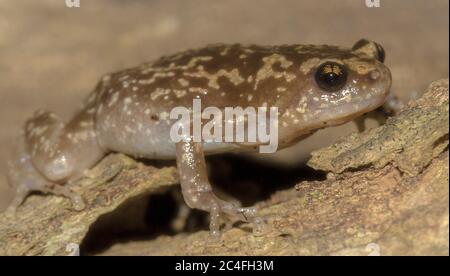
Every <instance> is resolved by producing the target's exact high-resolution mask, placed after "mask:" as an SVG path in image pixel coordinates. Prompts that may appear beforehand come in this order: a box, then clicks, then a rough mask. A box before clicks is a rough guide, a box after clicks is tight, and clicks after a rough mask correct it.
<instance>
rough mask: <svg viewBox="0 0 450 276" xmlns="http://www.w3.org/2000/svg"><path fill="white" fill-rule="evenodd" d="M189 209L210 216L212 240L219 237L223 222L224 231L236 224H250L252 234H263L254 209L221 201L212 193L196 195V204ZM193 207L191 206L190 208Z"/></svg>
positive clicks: (261, 225) (260, 222)
mask: <svg viewBox="0 0 450 276" xmlns="http://www.w3.org/2000/svg"><path fill="white" fill-rule="evenodd" d="M189 202H190V203H191V207H193V208H197V209H201V210H205V211H207V212H209V214H210V224H209V228H210V233H211V236H212V237H213V238H218V237H220V234H221V231H220V230H221V225H222V222H225V228H224V229H225V230H227V229H230V228H231V227H232V225H233V224H234V223H236V222H240V221H241V222H248V223H251V224H252V227H253V234H255V235H258V234H261V233H262V232H263V229H264V226H265V223H264V220H263V219H262V218H261V217H259V216H258V211H257V208H256V207H240V206H238V205H237V204H233V203H230V202H227V201H224V200H222V199H219V198H218V197H217V196H215V195H214V194H213V193H212V192H205V193H199V194H197V198H196V203H195V204H192V200H189ZM192 205H193V206H192Z"/></svg>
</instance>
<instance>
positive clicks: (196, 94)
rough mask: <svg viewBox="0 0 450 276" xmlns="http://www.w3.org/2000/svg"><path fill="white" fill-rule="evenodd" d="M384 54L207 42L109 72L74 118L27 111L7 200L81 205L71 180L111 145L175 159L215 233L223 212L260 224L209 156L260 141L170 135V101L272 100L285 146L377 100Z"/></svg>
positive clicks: (381, 99)
mask: <svg viewBox="0 0 450 276" xmlns="http://www.w3.org/2000/svg"><path fill="white" fill-rule="evenodd" d="M384 60H385V51H384V49H383V48H382V46H381V45H380V44H378V43H376V42H374V41H371V40H368V39H361V40H359V41H357V42H356V43H355V44H354V45H353V46H352V47H341V46H331V45H312V44H283V45H275V46H261V45H255V44H250V45H242V44H211V45H208V46H206V47H202V48H196V49H191V50H186V51H182V52H178V53H175V54H173V55H167V56H162V57H160V58H159V59H156V60H154V61H152V62H145V63H142V64H140V65H138V66H135V67H132V68H128V69H125V70H121V71H117V72H114V73H109V74H106V75H104V76H103V77H102V78H101V80H100V81H99V82H98V84H97V85H96V86H95V88H94V89H93V91H92V92H91V93H90V94H89V95H88V96H87V97H86V98H85V100H84V101H83V102H82V105H81V107H80V108H78V109H77V111H76V112H75V113H74V115H73V116H72V117H71V119H70V120H68V121H66V122H65V121H63V120H62V119H61V118H60V117H58V116H57V115H56V114H55V113H53V112H50V111H46V110H38V111H37V112H35V113H34V114H33V115H32V116H31V117H30V118H29V119H28V120H26V122H25V125H24V126H23V129H22V131H21V134H20V137H19V139H18V143H17V144H18V145H17V152H16V156H15V157H14V159H13V160H12V161H11V162H10V163H9V171H8V178H9V182H10V183H11V185H13V186H14V187H16V196H15V198H14V200H13V201H12V203H11V205H10V209H9V210H12V211H13V212H15V210H17V208H18V207H19V206H20V205H21V204H22V203H23V202H24V200H25V198H26V197H27V195H28V194H29V193H30V192H33V191H40V192H43V193H47V194H53V195H56V196H63V197H66V198H68V199H70V200H71V202H72V203H73V206H78V207H79V208H76V209H78V210H81V209H83V207H84V202H83V199H82V198H81V196H80V195H79V194H77V193H76V192H74V191H73V189H71V188H70V186H71V185H69V183H73V181H75V180H76V179H80V178H82V177H85V176H86V172H87V171H88V170H89V169H91V168H93V167H94V166H95V165H96V164H97V163H98V162H99V161H100V160H101V159H102V158H104V156H105V155H107V154H109V153H112V152H116V153H123V154H126V155H128V156H131V157H134V158H144V159H157V160H176V164H177V170H178V174H179V182H180V185H181V191H182V194H183V198H184V200H185V202H186V204H187V205H188V206H189V207H190V208H195V209H200V210H203V211H206V212H208V213H209V216H210V223H209V228H210V233H211V235H212V236H214V237H217V236H220V234H221V229H222V228H221V227H222V226H223V221H240V222H244V223H249V224H250V225H252V227H253V230H254V231H255V232H258V231H260V230H261V229H262V227H263V225H264V219H263V218H262V217H261V216H259V215H258V209H257V208H256V207H254V206H249V207H242V206H240V205H239V204H236V203H231V202H228V201H225V200H223V199H221V198H219V197H218V196H217V195H216V194H215V193H214V191H213V189H212V185H211V184H210V182H209V180H208V175H207V167H206V159H205V156H207V155H211V154H216V153H223V152H252V151H255V150H256V149H257V147H256V146H257V145H258V144H261V142H260V141H256V142H253V143H237V142H236V143H233V142H227V143H220V142H210V141H209V142H205V141H201V140H200V141H198V140H195V139H192V137H185V139H181V140H179V141H173V139H171V137H170V131H171V127H172V126H173V124H174V119H173V118H172V117H171V116H170V114H171V113H170V112H171V110H172V109H173V108H175V107H180V106H182V107H183V106H184V107H189V106H192V103H193V101H194V100H195V99H201V100H202V105H203V106H215V107H218V108H219V109H223V108H226V107H236V106H240V107H242V108H247V107H253V108H258V107H276V110H277V135H278V136H277V139H278V141H277V143H278V145H279V147H280V148H285V147H288V146H290V145H293V144H295V143H299V142H301V140H302V139H304V138H305V137H307V136H309V135H311V134H312V133H314V132H315V131H317V130H319V129H322V128H325V127H330V126H336V125H340V124H343V123H346V122H348V121H352V120H354V119H355V118H358V117H359V116H360V115H362V114H365V113H367V112H369V111H371V110H375V109H376V108H378V107H380V106H382V105H383V104H384V103H385V102H386V99H387V97H388V95H389V90H390V87H391V82H392V77H391V73H390V70H389V68H388V67H387V66H386V65H385V64H384ZM189 110H190V111H191V113H192V108H191V109H189ZM233 120H237V119H236V118H234V119H233ZM233 120H232V121H233ZM232 123H233V122H232ZM234 123H235V122H234Z"/></svg>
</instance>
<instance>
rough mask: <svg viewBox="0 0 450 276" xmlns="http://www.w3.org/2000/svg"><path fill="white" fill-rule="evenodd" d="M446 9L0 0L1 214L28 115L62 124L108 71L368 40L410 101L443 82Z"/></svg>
mask: <svg viewBox="0 0 450 276" xmlns="http://www.w3.org/2000/svg"><path fill="white" fill-rule="evenodd" d="M448 5H449V1H447V0H395V1H392V0H390V1H387V0H381V7H380V8H370V9H369V8H367V7H366V6H365V1H364V0H341V1H335V0H321V1H317V0H316V1H314V0H282V1H276V0H246V1H242V0H241V1H238V0H221V1H211V0H204V1H194V0H193V1H186V0H177V1H174V0H172V1H163V0H127V1H125V0H96V1H87V0H81V8H73V9H69V8H66V7H65V3H64V0H39V1H36V0H22V1H15V0H0V156H1V157H2V158H1V160H0V168H1V169H0V176H1V177H2V178H1V180H0V210H2V209H3V208H5V206H6V205H7V204H8V202H9V200H10V198H11V196H12V195H13V190H12V189H10V188H8V186H7V185H6V181H5V178H4V175H5V172H6V170H5V168H4V163H5V162H6V161H7V158H8V157H7V154H8V152H9V150H10V149H11V147H12V146H13V144H14V137H15V136H16V134H17V132H18V130H19V128H20V127H21V125H22V124H23V122H24V120H25V119H26V118H27V116H29V115H30V114H31V113H32V112H33V111H34V110H36V109H38V108H46V109H49V110H52V111H55V112H56V113H58V114H60V115H61V116H62V117H63V118H66V119H67V118H68V117H69V116H70V114H71V113H72V112H73V111H74V110H75V109H76V108H77V106H78V104H79V103H80V101H81V99H82V98H83V97H85V96H86V95H87V94H88V93H89V91H90V90H91V89H92V88H93V87H94V86H95V84H96V82H97V80H98V79H99V77H100V76H101V75H102V74H104V73H106V72H110V71H115V70H120V69H123V68H124V67H128V66H134V65H137V64H139V63H141V62H144V61H148V60H152V59H155V58H157V57H159V56H161V55H164V54H170V53H173V52H175V51H178V50H183V49H187V48H191V47H197V46H202V45H205V44H209V43H214V42H225V43H228V42H229V43H231V42H240V43H257V44H284V43H311V44H337V45H347V46H349V47H350V46H351V45H352V44H353V43H354V42H355V41H356V40H358V39H359V38H362V37H365V38H369V39H372V40H375V41H377V42H379V43H380V44H382V45H383V46H384V48H385V50H386V52H387V61H386V63H387V64H388V65H389V67H390V68H391V70H392V73H393V92H394V93H396V94H398V95H400V97H401V98H402V99H405V100H407V99H410V98H413V97H417V96H418V93H419V91H422V90H423V88H425V87H426V86H427V84H428V83H430V82H431V81H433V80H435V79H439V78H444V77H448V50H449V46H448V39H449V37H448V36H449V29H448V24H449V14H448V9H449V7H448ZM335 132H336V130H335ZM338 135H341V132H340V131H337V132H336V135H335V136H338ZM325 136H326V137H327V139H329V137H330V135H329V134H327V135H325ZM322 137H324V135H322V136H320V135H319V136H318V138H316V140H321V139H323V138H322ZM333 137H334V136H333Z"/></svg>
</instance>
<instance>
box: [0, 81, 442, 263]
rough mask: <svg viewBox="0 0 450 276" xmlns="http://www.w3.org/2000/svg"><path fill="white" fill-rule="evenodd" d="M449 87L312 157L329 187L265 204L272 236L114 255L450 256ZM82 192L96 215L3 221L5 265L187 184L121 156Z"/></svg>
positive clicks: (163, 244)
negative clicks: (130, 203)
mask: <svg viewBox="0 0 450 276" xmlns="http://www.w3.org/2000/svg"><path fill="white" fill-rule="evenodd" d="M448 123H449V102H448V80H440V81H436V82H434V83H433V84H432V85H431V86H430V88H429V89H428V91H427V92H426V93H425V95H424V96H423V97H422V98H421V99H419V100H417V101H415V102H412V103H410V104H409V105H408V106H407V107H406V108H405V109H404V110H403V111H402V112H401V113H400V114H399V115H398V116H396V117H394V118H391V119H389V120H388V121H387V123H386V124H385V125H383V126H381V127H378V128H376V129H372V130H368V131H365V132H363V133H359V134H353V135H350V136H348V137H345V138H343V139H341V140H340V141H339V142H337V143H336V144H334V145H332V146H330V147H328V148H325V149H322V150H319V151H316V152H314V153H313V154H312V158H311V160H310V161H309V165H310V166H311V167H313V168H315V169H318V170H323V171H326V172H328V177H327V180H325V181H312V182H302V183H299V184H297V185H296V187H295V189H291V190H286V191H281V192H278V193H276V194H275V195H273V196H272V198H271V199H270V200H268V201H265V202H261V203H260V204H258V205H259V207H260V208H261V215H263V216H264V217H265V218H266V219H267V231H266V232H265V233H264V234H263V235H261V236H254V235H253V234H252V233H251V231H250V229H249V226H248V225H240V226H236V227H234V228H233V229H231V230H229V231H226V232H225V233H224V234H223V236H222V238H221V240H220V241H211V240H210V239H209V236H208V235H209V234H208V232H207V231H200V232H196V233H193V234H178V235H176V236H160V237H158V238H156V239H153V240H149V241H136V242H127V243H122V244H116V245H114V246H112V247H111V248H109V249H108V250H106V251H105V252H104V253H103V254H105V255H186V254H187V255H193V254H205V255H210V254H220V255H369V254H372V255H379V254H381V255H448V254H449V224H448V223H449V184H448V181H449V167H448V166H449V165H448V164H449V154H448V130H449V127H448ZM92 174H93V176H92V178H90V179H85V180H83V181H81V182H80V183H78V184H77V185H76V187H74V189H77V190H78V191H80V192H81V194H82V195H83V197H84V198H85V200H86V203H87V208H86V209H85V210H83V211H81V212H76V211H72V210H71V209H70V203H69V201H68V200H66V199H62V198H60V197H54V196H45V197H44V196H32V197H30V198H28V199H27V201H26V203H25V204H24V206H22V208H20V209H19V212H18V213H17V218H16V219H14V218H12V217H10V216H7V215H0V255H3V254H9V255H53V254H67V253H66V252H65V249H66V246H67V244H68V243H80V242H81V241H82V239H83V237H84V235H85V234H86V232H87V230H88V228H89V226H90V225H91V224H92V223H94V222H95V221H96V219H97V218H98V217H99V216H100V215H102V214H105V213H108V212H111V211H113V210H114V209H115V208H117V207H118V206H119V205H121V204H122V203H123V202H125V201H126V200H127V199H132V198H135V197H136V196H138V195H141V194H143V193H149V192H155V191H157V190H158V189H160V188H162V187H164V186H168V185H171V184H174V183H176V182H177V180H176V176H175V170H174V168H163V169H159V170H158V169H155V168H153V167H146V166H144V165H141V164H138V163H136V162H134V161H132V160H130V159H128V158H126V157H124V156H120V155H113V156H110V157H108V158H107V159H105V160H104V161H103V162H102V163H101V164H99V166H98V167H96V168H94V169H93V170H92Z"/></svg>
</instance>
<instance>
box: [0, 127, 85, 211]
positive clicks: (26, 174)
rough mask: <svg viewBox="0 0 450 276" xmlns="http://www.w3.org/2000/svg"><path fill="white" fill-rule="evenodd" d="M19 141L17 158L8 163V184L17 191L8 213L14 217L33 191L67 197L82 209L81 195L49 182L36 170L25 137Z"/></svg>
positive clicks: (77, 207)
mask: <svg viewBox="0 0 450 276" xmlns="http://www.w3.org/2000/svg"><path fill="white" fill-rule="evenodd" d="M19 139H20V141H19V143H18V145H17V149H16V152H15V155H16V158H15V160H13V161H10V162H8V175H7V177H8V183H9V184H10V185H11V186H13V187H14V188H15V189H16V194H15V196H14V198H13V201H12V202H11V203H10V205H9V207H8V210H7V212H8V213H10V214H13V215H14V214H15V213H16V210H17V208H18V207H19V206H20V205H21V204H22V203H23V201H24V200H25V198H26V197H27V195H28V194H29V193H31V192H33V191H40V192H43V193H54V194H60V195H63V196H66V197H68V198H70V199H71V201H72V203H73V206H74V207H75V208H76V209H80V208H82V207H83V200H82V199H81V197H80V196H79V195H77V194H75V193H73V192H71V191H70V190H69V189H68V188H66V187H64V186H60V185H58V184H55V183H52V182H50V181H48V180H47V179H45V178H44V177H43V176H42V175H41V174H40V173H39V172H38V171H37V170H36V169H35V168H34V166H33V164H32V163H31V159H30V156H29V154H28V153H27V152H26V151H25V148H24V147H25V144H24V137H23V136H21V137H20V138H19Z"/></svg>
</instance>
